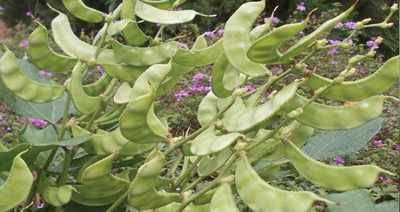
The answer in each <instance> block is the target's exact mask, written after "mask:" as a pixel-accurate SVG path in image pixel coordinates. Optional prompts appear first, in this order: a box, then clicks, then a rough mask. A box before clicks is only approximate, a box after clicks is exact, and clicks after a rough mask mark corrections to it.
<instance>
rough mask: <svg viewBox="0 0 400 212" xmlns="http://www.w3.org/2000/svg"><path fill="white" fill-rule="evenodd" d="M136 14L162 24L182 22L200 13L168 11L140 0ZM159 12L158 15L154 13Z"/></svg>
mask: <svg viewBox="0 0 400 212" xmlns="http://www.w3.org/2000/svg"><path fill="white" fill-rule="evenodd" d="M135 12H136V15H137V16H138V17H140V18H142V19H143V20H145V21H148V22H152V23H160V24H180V23H185V22H189V21H191V20H193V18H194V17H195V16H196V15H198V14H199V13H198V12H196V11H194V10H181V11H167V10H161V9H158V8H156V7H153V6H151V5H148V4H146V3H143V2H141V1H140V0H138V1H137V2H136V8H135ZM154 14H157V15H154Z"/></svg>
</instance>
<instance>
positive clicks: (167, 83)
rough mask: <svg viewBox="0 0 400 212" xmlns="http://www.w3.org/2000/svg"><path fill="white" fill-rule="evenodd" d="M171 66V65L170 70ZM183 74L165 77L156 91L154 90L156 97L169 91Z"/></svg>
mask: <svg viewBox="0 0 400 212" xmlns="http://www.w3.org/2000/svg"><path fill="white" fill-rule="evenodd" d="M172 68H173V66H172V67H171V71H172ZM182 76H183V75H178V76H172V77H168V78H166V79H165V80H164V81H163V82H162V83H161V84H160V86H159V87H158V89H157V92H156V98H157V97H160V96H162V95H164V94H166V93H167V92H168V91H170V90H171V89H172V88H173V87H174V86H175V85H176V84H177V83H178V82H179V81H180V80H181V79H182Z"/></svg>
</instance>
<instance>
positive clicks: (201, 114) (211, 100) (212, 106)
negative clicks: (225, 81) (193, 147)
mask: <svg viewBox="0 0 400 212" xmlns="http://www.w3.org/2000/svg"><path fill="white" fill-rule="evenodd" d="M217 102H218V97H216V96H215V95H214V93H213V92H208V94H207V95H206V96H205V97H204V98H203V100H202V101H201V102H200V105H199V109H198V110H197V120H199V123H200V125H201V126H206V125H208V124H210V122H211V120H212V119H213V118H214V117H215V115H217V111H218V108H217Z"/></svg>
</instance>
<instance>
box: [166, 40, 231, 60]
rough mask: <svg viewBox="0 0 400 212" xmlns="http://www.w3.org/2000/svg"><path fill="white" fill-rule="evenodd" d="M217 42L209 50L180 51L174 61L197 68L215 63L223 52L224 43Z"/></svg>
mask: <svg viewBox="0 0 400 212" xmlns="http://www.w3.org/2000/svg"><path fill="white" fill-rule="evenodd" d="M222 40H223V39H221V40H219V41H217V42H216V43H214V44H213V45H211V46H209V47H207V48H201V49H197V48H193V49H192V50H190V51H188V50H186V49H178V50H177V51H176V53H175V55H174V58H173V61H174V62H175V63H178V64H180V65H184V66H190V67H196V66H205V65H209V64H211V63H214V62H215V61H216V60H217V59H218V57H219V55H220V54H221V53H222V51H223V47H222V45H223V44H222V43H223V41H222Z"/></svg>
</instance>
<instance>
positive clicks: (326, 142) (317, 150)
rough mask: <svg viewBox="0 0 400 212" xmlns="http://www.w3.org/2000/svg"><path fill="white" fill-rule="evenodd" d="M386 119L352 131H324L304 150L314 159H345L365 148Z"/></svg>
mask: <svg viewBox="0 0 400 212" xmlns="http://www.w3.org/2000/svg"><path fill="white" fill-rule="evenodd" d="M383 120H384V119H383V118H381V117H378V118H376V119H374V120H372V121H370V122H368V123H367V124H365V125H363V126H361V127H357V128H354V129H351V130H344V131H324V132H322V133H320V134H318V135H317V136H315V137H312V138H310V140H309V141H308V143H307V145H305V146H304V147H303V148H302V150H303V151H304V152H305V153H306V154H307V155H309V156H310V157H312V158H314V159H329V158H334V157H344V156H346V155H350V154H352V153H354V152H356V151H358V150H360V149H361V148H363V147H364V146H365V145H366V144H367V143H368V141H369V140H371V138H372V137H373V136H374V135H376V134H377V133H378V132H379V130H380V128H381V123H382V121H383Z"/></svg>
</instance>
